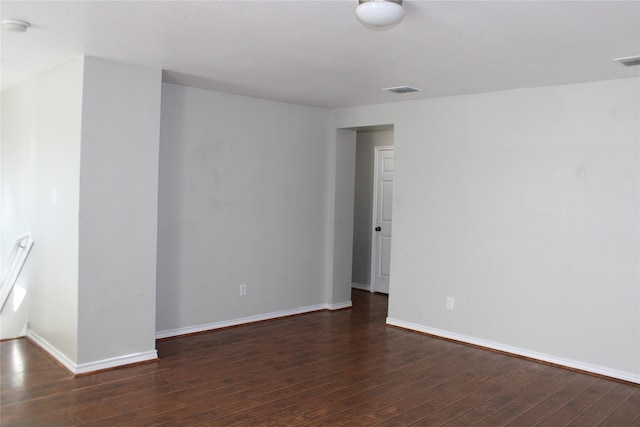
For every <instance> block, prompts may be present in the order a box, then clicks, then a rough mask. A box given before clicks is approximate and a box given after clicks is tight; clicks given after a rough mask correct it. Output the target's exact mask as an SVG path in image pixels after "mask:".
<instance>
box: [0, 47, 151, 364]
mask: <svg viewBox="0 0 640 427" xmlns="http://www.w3.org/2000/svg"><path fill="white" fill-rule="evenodd" d="M160 83H161V72H160V70H157V69H151V68H146V67H140V66H136V65H128V64H119V63H115V62H111V61H104V60H100V59H96V58H90V57H87V58H78V59H77V60H74V61H72V62H70V63H68V64H65V65H63V66H60V67H58V68H56V69H54V70H51V71H48V72H45V73H43V74H41V75H39V76H38V77H36V78H34V79H32V80H30V81H28V82H26V83H24V84H21V85H19V86H17V87H15V88H12V89H9V90H7V91H5V92H3V94H2V102H3V109H2V120H3V128H2V132H3V133H2V154H3V157H2V159H3V162H6V164H5V165H3V168H2V174H3V175H2V185H3V192H2V209H3V211H2V214H3V221H2V246H3V253H8V252H5V251H7V250H10V245H11V244H13V241H15V237H16V236H18V235H20V234H23V233H25V232H27V231H31V232H32V235H33V240H34V242H35V243H34V247H33V250H32V254H31V256H30V258H29V260H28V262H27V264H26V267H25V271H24V275H23V278H22V282H21V284H22V285H24V286H25V288H26V290H27V301H26V302H25V306H28V315H26V316H22V313H16V314H12V313H11V312H10V311H8V310H5V311H4V312H3V314H2V324H3V325H6V324H9V325H11V328H12V329H13V330H12V331H3V338H4V337H7V336H8V335H5V332H6V333H7V334H8V333H9V332H11V334H12V335H16V334H20V332H21V329H22V327H24V326H25V323H26V322H27V321H28V331H27V334H28V336H30V337H31V338H32V339H34V340H35V341H36V342H37V343H38V344H40V345H41V346H42V347H43V348H45V349H46V350H47V351H48V352H50V353H51V354H52V355H53V356H55V357H56V358H57V359H58V360H59V361H60V362H61V363H63V364H64V365H65V366H66V367H67V368H69V369H70V370H72V371H74V372H77V373H81V372H88V371H92V370H95V369H101V368H108V367H111V366H117V365H120V364H126V363H131V362H137V361H142V360H148V359H152V358H155V357H156V351H155V282H156V279H155V273H156V229H157V221H156V212H157V192H158V186H157V182H158V181H157V180H158V147H159V129H160V89H161V85H160ZM52 190H56V192H57V201H56V202H55V203H54V202H53V201H52V196H51V192H52ZM4 248H8V249H4ZM18 315H20V316H18ZM7 320H8V322H6V323H5V321H7Z"/></svg>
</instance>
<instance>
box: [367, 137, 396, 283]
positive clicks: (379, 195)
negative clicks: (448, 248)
mask: <svg viewBox="0 0 640 427" xmlns="http://www.w3.org/2000/svg"><path fill="white" fill-rule="evenodd" d="M393 171H394V167H393V147H376V148H375V170H374V175H373V180H374V182H373V221H372V225H373V227H372V228H373V231H372V232H373V235H372V238H371V242H372V246H373V247H372V248H371V292H382V293H385V294H388V293H389V267H390V265H391V231H392V230H391V202H392V200H393Z"/></svg>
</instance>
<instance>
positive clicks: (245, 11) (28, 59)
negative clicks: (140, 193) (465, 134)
mask: <svg viewBox="0 0 640 427" xmlns="http://www.w3.org/2000/svg"><path fill="white" fill-rule="evenodd" d="M357 4H358V2H357V0H340V1H328V0H318V1H304V0H298V1H267V0H263V1H240V0H236V1H193V2H192V1H119V2H115V1H87V0H85V1H68V2H63V1H43V2H35V1H4V0H3V1H2V2H1V3H0V5H1V9H0V14H1V15H2V19H22V20H26V21H28V22H30V23H31V24H32V27H31V28H30V29H29V31H28V32H26V33H12V32H9V31H7V30H4V29H3V30H2V33H1V34H2V39H1V42H0V43H1V48H2V49H1V54H2V76H1V78H2V87H3V88H7V87H9V86H12V85H14V84H16V83H18V82H20V81H23V80H26V79H28V78H30V77H32V76H33V75H34V74H36V73H38V72H41V71H43V70H46V69H49V68H51V67H53V66H55V65H57V64H60V63H63V62H66V61H68V60H69V59H71V58H72V57H75V56H77V55H81V54H86V55H93V56H97V57H102V58H107V59H112V60H116V61H122V62H128V63H136V64H142V65H148V66H152V67H158V68H162V69H164V70H165V72H164V80H165V81H167V82H171V83H178V84H184V85H189V86H196V87H203V88H209V89H213V90H218V91H223V92H230V93H236V94H241V95H249V96H255V97H260V98H268V99H274V100H280V101H286V102H293V103H297V104H305V105H313V106H320V107H329V108H336V107H346V106H357V105H367V104H376V103H385V102H395V101H400V100H406V99H416V98H424V97H434V96H444V95H455V94H465V93H477V92H487V91H494V90H501V89H513V88H523V87H535V86H546V85H554V84H564V83H572V82H585V81H592V80H604V79H615V78H623V77H631V76H638V75H640V67H623V66H622V65H620V64H618V63H615V62H613V61H612V59H613V58H618V57H625V56H632V55H640V1H637V0H636V1H610V0H607V1H411V0H405V1H404V7H405V11H406V17H405V19H404V21H403V22H402V23H401V24H400V25H399V26H397V27H396V28H394V29H392V30H390V31H381V32H378V31H372V30H368V29H366V28H365V27H363V26H362V25H361V24H360V23H359V22H358V21H357V19H356V17H355V14H354V10H355V7H356V6H357ZM400 85H410V86H415V87H418V88H421V89H423V91H422V92H419V93H416V94H404V95H397V94H393V93H386V92H382V91H381V89H382V88H384V87H389V86H400Z"/></svg>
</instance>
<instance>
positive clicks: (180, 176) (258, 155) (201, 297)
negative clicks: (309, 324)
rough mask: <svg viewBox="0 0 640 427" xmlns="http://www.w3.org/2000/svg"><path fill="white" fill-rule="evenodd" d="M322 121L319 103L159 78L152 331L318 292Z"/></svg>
mask: <svg viewBox="0 0 640 427" xmlns="http://www.w3.org/2000/svg"><path fill="white" fill-rule="evenodd" d="M327 128H328V112H327V111H326V110H322V109H317V108H310V107H302V106H296V105H292V104H284V103H279V102H273V101H266V100H259V99H255V98H247V97H242V96H236V95H228V94H223V93H217V92H212V91H207V90H202V89H194V88H187V87H181V86H175V85H171V84H165V85H163V99H162V128H161V148H160V195H159V197H160V200H159V228H158V285H157V292H158V294H157V330H158V331H159V332H160V333H167V331H173V332H174V333H179V332H180V331H185V330H189V328H191V327H195V326H198V325H205V326H206V325H212V324H214V323H217V322H224V321H229V320H233V319H242V318H247V317H250V316H256V315H263V314H268V313H274V312H279V311H285V310H291V309H296V308H300V307H308V306H316V305H318V304H324V303H325V302H326V291H325V286H326V283H327V272H326V269H325V266H326V260H325V256H326V251H325V242H326V234H327V232H328V231H327V230H328V224H327V220H326V216H325V215H326V208H325V207H326V203H327V197H328V195H327V194H328V190H327V183H328V181H329V180H328V176H327V175H328V173H329V172H328V171H327V168H326V165H327V164H328V163H329V159H328V156H329V151H328V140H329V138H328V132H327ZM240 284H246V285H247V295H246V296H245V297H240V296H239V285H240Z"/></svg>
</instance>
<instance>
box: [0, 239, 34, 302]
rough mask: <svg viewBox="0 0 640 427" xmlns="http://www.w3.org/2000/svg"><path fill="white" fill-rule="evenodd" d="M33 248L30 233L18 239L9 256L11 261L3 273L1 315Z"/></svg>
mask: <svg viewBox="0 0 640 427" xmlns="http://www.w3.org/2000/svg"><path fill="white" fill-rule="evenodd" d="M32 246H33V240H32V239H31V234H29V233H27V234H25V235H23V236H20V237H18V238H17V239H16V244H15V246H14V247H13V250H12V251H11V255H9V260H8V261H7V264H6V266H7V268H6V269H5V270H4V272H3V273H2V281H0V313H2V310H3V309H4V306H5V304H6V303H7V300H8V299H9V295H11V291H12V290H13V287H14V285H15V284H16V282H17V281H18V277H19V276H20V272H21V271H22V267H24V263H25V261H26V260H27V257H28V256H29V252H31V247H32Z"/></svg>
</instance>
